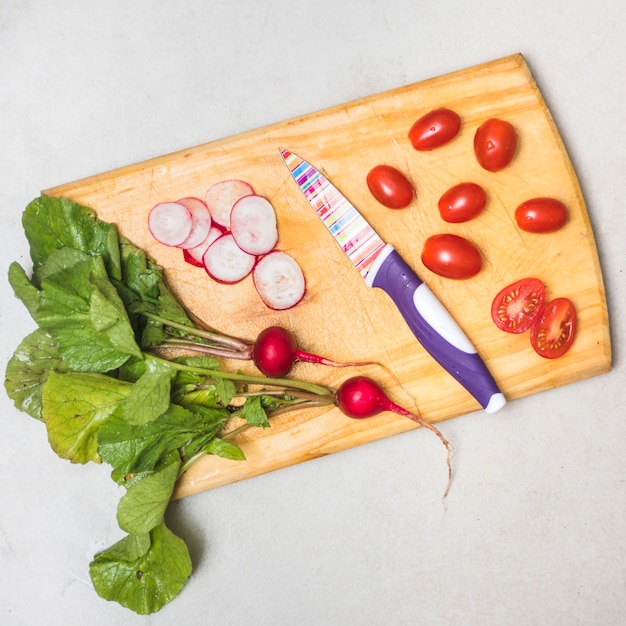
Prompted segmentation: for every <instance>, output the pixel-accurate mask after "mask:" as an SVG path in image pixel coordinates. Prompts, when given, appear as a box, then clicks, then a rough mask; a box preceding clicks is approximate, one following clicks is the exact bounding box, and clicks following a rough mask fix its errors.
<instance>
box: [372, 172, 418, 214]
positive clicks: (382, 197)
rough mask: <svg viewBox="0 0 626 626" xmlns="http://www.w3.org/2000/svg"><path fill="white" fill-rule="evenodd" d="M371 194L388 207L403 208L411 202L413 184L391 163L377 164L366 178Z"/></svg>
mask: <svg viewBox="0 0 626 626" xmlns="http://www.w3.org/2000/svg"><path fill="white" fill-rule="evenodd" d="M366 182H367V187H368V189H369V190H370V192H371V194H372V195H373V196H374V198H376V200H378V202H380V203H381V204H383V205H384V206H386V207H388V208H390V209H403V208H404V207H406V206H408V205H409V204H411V201H412V200H413V197H414V195H415V190H414V189H413V185H412V184H411V182H410V181H409V180H408V179H407V178H406V176H405V175H404V174H403V173H402V172H400V171H399V170H397V169H396V168H395V167H391V165H377V166H376V167H374V168H372V169H371V170H370V171H369V172H368V174H367V178H366Z"/></svg>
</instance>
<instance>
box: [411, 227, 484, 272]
mask: <svg viewBox="0 0 626 626" xmlns="http://www.w3.org/2000/svg"><path fill="white" fill-rule="evenodd" d="M422 263H423V264H424V265H425V266H426V267H427V268H428V269H429V270H430V271H431V272H435V274H439V275H440V276H444V277H446V278H470V277H472V276H474V275H475V274H478V272H480V270H481V268H482V266H483V259H482V256H481V254H480V252H479V250H478V248H477V247H476V246H475V245H474V244H473V243H472V242H471V241H468V240H467V239H465V238H464V237H460V236H459V235H453V234H450V233H444V234H440V235H432V236H431V237H429V238H428V239H427V240H426V241H425V242H424V248H423V250H422Z"/></svg>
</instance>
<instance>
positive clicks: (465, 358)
mask: <svg viewBox="0 0 626 626" xmlns="http://www.w3.org/2000/svg"><path fill="white" fill-rule="evenodd" d="M279 151H280V154H281V157H282V159H283V161H284V163H285V165H286V166H287V169H288V170H289V172H290V173H291V176H292V177H293V179H294V180H295V182H296V183H297V185H298V187H299V188H300V190H301V191H302V193H303V194H304V197H305V198H306V199H307V200H308V202H309V204H310V205H311V206H312V207H313V209H314V211H315V212H316V213H317V215H318V217H319V218H320V219H321V220H322V222H323V224H324V225H325V226H326V228H327V229H328V230H329V232H330V233H331V234H332V235H333V237H334V238H335V241H336V242H337V243H338V244H339V246H340V247H341V249H342V250H343V251H344V252H345V253H346V255H347V256H348V258H349V259H350V261H351V262H352V264H353V265H354V267H355V268H356V269H357V270H358V271H359V273H360V274H361V276H362V277H363V278H364V280H365V284H366V285H367V286H368V287H377V288H379V289H382V290H383V291H385V292H386V293H387V294H388V295H389V296H390V298H391V299H392V300H393V302H394V304H395V305H396V307H397V308H398V310H399V311H400V313H401V314H402V316H403V318H404V320H405V322H406V323H407V324H408V326H409V328H410V329H411V331H412V332H413V334H414V335H415V337H416V339H417V340H418V341H419V342H420V343H421V344H422V346H423V347H424V348H425V349H426V351H427V352H428V353H429V354H430V355H431V356H432V357H433V358H434V359H435V361H437V362H438V363H439V364H440V365H441V366H442V367H443V368H444V369H445V370H446V371H447V372H448V373H449V374H451V375H452V376H453V377H454V378H455V379H456V380H457V381H458V382H459V383H461V385H463V387H465V389H466V390H467V391H468V392H469V393H471V394H472V396H474V398H475V399H476V400H477V401H478V402H479V404H480V405H481V406H482V407H483V408H484V409H485V411H486V412H487V413H495V412H496V411H498V410H499V409H501V408H502V407H503V406H504V405H505V404H506V399H505V397H504V394H503V393H502V392H501V391H500V389H499V388H498V385H497V383H496V382H495V380H494V378H493V376H492V375H491V373H490V372H489V370H488V369H487V366H486V365H485V363H484V361H483V360H482V358H481V357H480V355H479V354H478V352H477V350H476V348H475V347H474V346H473V344H472V342H471V341H470V339H469V338H468V336H467V335H466V334H465V333H464V332H463V330H462V329H461V327H460V326H459V325H458V324H457V322H456V321H455V320H454V319H453V317H452V316H451V315H450V313H449V312H448V310H447V309H446V308H445V307H444V306H443V304H442V303H441V302H440V301H439V300H438V298H437V297H436V296H435V295H434V293H433V292H432V291H431V290H430V289H429V288H428V286H427V285H426V284H425V283H424V282H423V281H422V280H421V279H420V278H419V277H418V276H417V274H416V273H415V272H414V271H413V270H412V269H411V267H410V266H409V265H408V264H407V263H406V262H405V261H404V259H403V258H402V257H401V256H400V254H399V253H398V252H397V251H396V250H395V249H394V247H393V246H392V245H391V244H388V243H385V242H384V241H383V240H382V239H381V237H380V236H379V235H378V234H377V233H376V231H375V230H374V229H373V228H372V226H371V225H370V224H369V223H368V222H367V220H366V219H365V218H364V217H363V216H362V215H361V214H360V213H359V211H358V209H357V208H356V207H355V206H354V205H353V204H352V203H351V202H350V201H349V200H348V199H347V198H346V197H345V196H344V195H343V194H342V193H341V192H340V191H339V190H338V189H337V188H336V187H335V186H334V185H333V184H332V183H331V182H330V180H328V178H326V176H324V175H323V174H322V173H321V172H320V171H319V170H317V169H316V168H315V167H313V166H312V165H311V164H310V163H308V162H307V161H305V160H304V159H302V158H300V157H299V156H298V155H296V154H294V153H293V152H291V151H289V150H286V149H284V148H279Z"/></svg>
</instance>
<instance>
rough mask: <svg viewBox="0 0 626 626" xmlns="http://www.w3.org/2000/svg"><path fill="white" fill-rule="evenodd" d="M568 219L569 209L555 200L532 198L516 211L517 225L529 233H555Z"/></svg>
mask: <svg viewBox="0 0 626 626" xmlns="http://www.w3.org/2000/svg"><path fill="white" fill-rule="evenodd" d="M568 218H569V213H568V210H567V207H566V206H565V205H564V204H563V203H562V202H561V201H560V200H556V199H555V198H531V199H530V200H526V201H525V202H522V204H520V205H519V206H518V207H517V208H516V209H515V221H516V222H517V225H518V226H519V227H520V228H521V229H522V230H525V231H526V232H529V233H541V234H543V233H554V232H556V231H557V230H560V229H561V228H563V226H565V224H567V220H568Z"/></svg>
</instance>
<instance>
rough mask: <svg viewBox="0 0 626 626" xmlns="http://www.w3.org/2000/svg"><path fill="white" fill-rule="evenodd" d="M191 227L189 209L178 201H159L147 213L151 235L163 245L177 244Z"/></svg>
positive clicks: (188, 233) (188, 232) (187, 235)
mask: <svg viewBox="0 0 626 626" xmlns="http://www.w3.org/2000/svg"><path fill="white" fill-rule="evenodd" d="M192 227H193V217H192V215H191V211H190V210H189V209H188V208H187V207H186V206H185V205H183V204H180V203H179V202H161V203H159V204H157V205H155V206H154V207H152V209H151V210H150V213H149V214H148V229H149V230H150V233H151V235H152V236H153V237H154V238H155V239H156V240H157V241H158V242H159V243H162V244H163V245H165V246H179V245H180V244H181V243H183V241H185V239H187V237H189V235H190V234H191V229H192Z"/></svg>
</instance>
